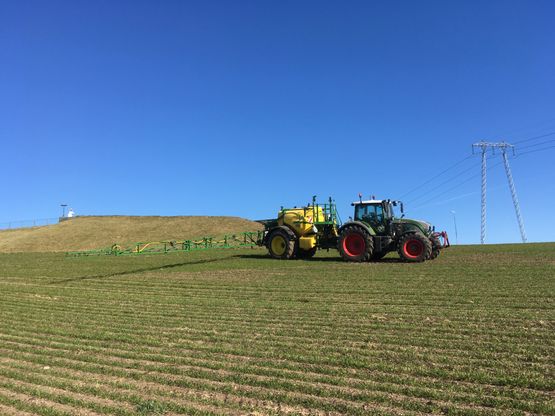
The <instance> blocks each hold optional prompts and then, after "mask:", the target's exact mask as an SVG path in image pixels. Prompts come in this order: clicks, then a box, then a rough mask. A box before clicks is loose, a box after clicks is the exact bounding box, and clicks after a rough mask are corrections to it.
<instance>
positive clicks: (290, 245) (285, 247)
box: [266, 227, 297, 260]
mask: <svg viewBox="0 0 555 416" xmlns="http://www.w3.org/2000/svg"><path fill="white" fill-rule="evenodd" d="M296 240H297V238H296V236H295V234H294V233H293V232H292V231H290V230H289V229H287V228H282V227H280V228H276V229H275V230H273V231H271V232H270V235H269V236H268V237H267V240H266V247H268V253H270V256H271V257H273V258H274V259H282V260H288V259H291V258H293V256H294V254H295V242H296Z"/></svg>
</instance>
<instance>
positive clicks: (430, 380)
mask: <svg viewBox="0 0 555 416" xmlns="http://www.w3.org/2000/svg"><path fill="white" fill-rule="evenodd" d="M11 338H12V339H13V338H18V339H19V342H18V341H11V340H10V341H5V344H10V345H14V346H18V348H19V349H20V347H26V348H28V349H29V348H30V347H32V346H33V345H34V344H32V343H30V342H29V340H27V339H21V337H11ZM47 344H48V346H45V347H44V348H48V349H50V350H51V351H52V352H56V351H59V352H69V353H73V355H75V354H77V356H76V357H79V354H80V353H82V352H83V351H86V352H87V353H90V352H91V351H90V350H89V349H85V350H81V349H79V348H78V347H76V346H73V344H64V343H60V342H48V343H47ZM52 345H54V346H52ZM72 347H73V348H72ZM6 351H10V350H6ZM94 352H95V353H96V354H97V356H98V357H107V358H108V360H109V361H107V363H113V362H114V360H117V361H120V362H125V363H135V362H137V361H136V360H137V358H136V354H138V353H135V352H130V351H127V350H122V349H107V348H98V349H97V348H95V351H94ZM98 353H100V354H98ZM55 355H56V354H55ZM122 355H123V356H122ZM155 355H156V356H158V357H159V359H158V360H154V361H153V360H152V359H151V360H144V359H142V362H143V363H144V364H146V365H151V366H159V365H160V364H162V365H164V366H168V365H174V364H175V363H176V359H177V360H178V361H181V362H182V364H180V365H184V366H185V368H191V369H195V368H197V369H202V370H207V371H210V370H212V371H216V372H220V371H221V370H224V371H225V369H226V368H228V369H229V370H230V371H233V366H232V365H231V364H227V363H226V362H225V361H222V359H223V360H226V358H227V359H231V360H239V362H242V363H243V364H246V365H247V366H248V367H249V368H248V369H247V370H248V371H250V372H248V373H244V371H243V368H241V370H242V372H243V373H244V374H247V375H250V374H253V375H260V373H261V372H262V373H266V374H262V375H268V373H270V374H271V373H272V372H275V371H279V375H280V376H282V375H285V376H286V377H284V378H286V379H291V380H292V381H293V380H296V379H299V377H302V378H306V377H309V378H313V379H314V378H315V379H317V380H318V379H319V380H322V379H326V380H329V379H330V378H331V379H332V380H333V379H340V380H341V381H344V382H345V383H339V384H338V383H333V382H332V383H331V384H332V385H340V384H346V385H347V386H349V384H353V383H355V384H360V383H361V382H363V381H365V380H368V379H371V378H373V377H378V378H384V377H386V378H388V379H389V380H390V381H391V374H392V373H391V372H385V371H380V370H377V369H367V370H360V369H359V370H357V371H356V372H354V373H353V372H352V371H351V372H350V374H349V375H348V376H347V374H346V371H347V370H346V369H345V368H341V367H330V370H331V372H332V373H331V374H330V372H328V371H326V372H322V366H319V367H320V368H319V370H320V371H319V372H315V371H313V370H311V368H312V366H307V365H299V367H302V368H303V370H296V369H291V368H283V367H280V366H276V365H273V366H272V365H271V362H272V360H270V361H269V362H268V361H264V360H260V359H250V358H244V357H237V356H229V355H227V354H219V355H217V356H218V357H221V359H220V360H216V359H214V358H204V357H201V358H199V357H186V358H184V357H183V356H182V355H181V356H180V357H176V356H172V355H168V354H163V353H159V352H158V353H155ZM57 356H60V354H59V353H58V355H57ZM61 356H62V357H63V355H61ZM183 361H184V362H185V364H183ZM260 362H262V363H263V364H265V365H258V364H257V363H260ZM277 362H281V361H279V360H278V361H276V363H277ZM324 367H325V368H328V367H329V366H324ZM337 371H340V373H339V374H333V372H337ZM353 374H360V375H359V376H358V377H354V376H353ZM396 374H397V375H398V376H399V375H402V377H403V379H407V378H408V379H410V380H414V381H415V382H421V381H425V382H426V383H427V384H432V386H428V387H431V388H432V389H437V388H436V387H435V386H434V385H433V384H440V385H441V386H442V387H443V386H444V385H445V383H446V382H447V383H451V384H457V385H461V386H474V387H475V388H478V386H480V389H481V388H484V387H486V388H488V390H490V391H492V394H494V392H496V393H495V395H498V393H499V392H506V391H511V392H516V391H518V392H519V396H520V395H522V396H525V394H524V393H528V394H532V395H534V396H538V395H542V396H543V395H545V394H546V393H545V391H544V390H534V389H529V388H526V387H515V386H510V387H507V386H505V385H493V384H487V383H481V382H480V383H476V382H467V381H464V380H452V379H439V378H437V377H430V376H415V375H413V374H410V373H406V374H405V373H403V372H402V371H397V372H396ZM272 376H273V377H276V375H275V374H273V375H272ZM345 377H347V378H345ZM328 383H329V381H328ZM393 383H394V384H398V383H400V381H398V380H395V381H394V382H393ZM403 383H406V381H405V380H403ZM481 394H484V392H481ZM536 399H537V397H536Z"/></svg>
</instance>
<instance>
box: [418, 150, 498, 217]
mask: <svg viewBox="0 0 555 416" xmlns="http://www.w3.org/2000/svg"><path fill="white" fill-rule="evenodd" d="M490 159H493V157H491V156H490V157H488V160H490ZM501 163H503V162H502V161H499V162H497V163H496V164H494V165H491V166H488V167H487V170H488V171H489V170H490V169H492V168H494V167H496V166H499V165H500V164H501ZM480 175H481V172H478V173H476V174H474V175H472V176H470V177H469V178H468V179H465V180H464V181H462V182H459V183H458V184H457V185H455V186H452V187H451V188H449V189H447V190H445V191H442V192H440V193H439V194H435V195H432V196H431V197H430V199H437V198H439V197H440V196H443V195H445V194H447V193H449V192H451V191H453V190H455V189H457V188H459V187H461V186H462V185H464V184H466V183H468V182H470V181H471V180H472V179H475V178H477V177H478V176H480ZM421 207H422V206H418V207H416V208H414V209H418V208H421Z"/></svg>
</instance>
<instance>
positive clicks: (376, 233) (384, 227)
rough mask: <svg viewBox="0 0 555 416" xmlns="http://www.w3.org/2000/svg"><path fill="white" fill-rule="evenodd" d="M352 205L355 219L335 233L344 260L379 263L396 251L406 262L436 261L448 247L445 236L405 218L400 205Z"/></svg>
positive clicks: (382, 202) (373, 201)
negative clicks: (397, 213) (375, 261)
mask: <svg viewBox="0 0 555 416" xmlns="http://www.w3.org/2000/svg"><path fill="white" fill-rule="evenodd" d="M351 205H353V206H354V207H355V212H354V217H353V218H352V220H350V221H349V222H347V223H346V224H343V225H342V226H341V227H340V228H339V230H338V232H339V237H338V242H337V249H338V250H339V253H340V254H341V257H343V259H345V260H348V261H372V260H379V259H381V258H382V257H384V256H385V255H386V254H387V253H389V252H391V251H397V252H398V253H399V256H400V257H401V259H403V260H405V261H408V262H421V261H425V260H432V259H435V258H436V257H437V256H438V255H439V253H440V250H441V249H443V248H445V247H449V239H448V237H447V233H445V232H441V233H438V232H435V229H434V227H432V226H431V225H430V224H428V223H427V222H424V221H417V220H411V219H407V218H404V212H403V211H404V210H403V203H402V202H400V201H391V200H389V199H387V200H377V199H371V200H368V201H363V200H362V199H360V200H359V201H357V202H353V203H352V204H351ZM396 207H399V209H400V212H401V215H400V216H399V217H396V216H395V212H394V211H395V208H396Z"/></svg>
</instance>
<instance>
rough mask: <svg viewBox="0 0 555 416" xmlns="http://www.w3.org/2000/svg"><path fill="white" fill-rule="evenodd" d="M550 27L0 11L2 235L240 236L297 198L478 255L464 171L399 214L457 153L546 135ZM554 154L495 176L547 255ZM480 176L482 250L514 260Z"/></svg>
mask: <svg viewBox="0 0 555 416" xmlns="http://www.w3.org/2000/svg"><path fill="white" fill-rule="evenodd" d="M554 15H555V4H554V3H553V2H550V1H489V2H479V1H452V2H445V1H420V2H414V1H397V2H370V1H349V2H339V1H337V2H327V1H236V2H230V1H196V2H193V1H164V2H154V1H117V0H111V1H95V2H90V1H49V2H43V1H25V2H13V1H3V0H0V142H1V145H2V154H3V158H2V164H1V166H0V173H1V175H0V181H1V185H2V189H3V195H4V198H3V201H4V203H3V204H2V206H0V222H7V221H10V220H20V219H32V218H45V217H55V216H58V215H59V214H60V211H61V210H60V207H59V204H60V203H68V204H69V205H70V206H72V207H73V208H74V209H75V211H76V212H77V213H78V214H83V215H94V214H130V215H236V216H242V217H247V218H252V219H257V218H267V217H272V216H274V215H275V214H276V211H277V209H279V207H280V206H281V205H285V206H293V205H302V204H304V203H306V202H308V201H309V200H310V198H311V196H312V195H314V194H317V195H319V196H321V197H322V199H323V198H327V197H328V196H330V195H331V196H333V197H335V199H336V200H337V203H338V208H339V211H340V213H341V214H342V217H343V218H344V219H345V218H347V217H348V216H349V215H350V212H351V207H350V205H349V203H350V202H351V201H352V200H355V199H357V195H358V193H359V192H362V193H363V194H364V195H372V194H373V195H375V196H376V197H382V198H400V197H403V199H404V200H405V202H406V208H407V209H406V210H407V214H408V216H410V217H416V218H422V219H426V220H428V221H431V222H432V223H434V224H435V225H436V226H437V227H438V228H442V229H446V230H447V231H449V232H450V233H451V234H454V227H453V215H452V214H451V211H452V210H454V211H456V218H457V223H458V224H457V225H458V231H459V232H458V234H459V242H460V243H477V242H479V237H480V194H479V189H480V178H479V176H476V177H474V178H472V176H473V175H477V174H478V173H479V157H478V156H476V157H475V158H469V159H468V160H466V161H464V162H462V163H461V164H460V165H458V166H456V167H455V168H453V169H451V170H449V171H448V172H446V173H445V174H443V175H440V177H438V178H437V179H434V180H432V181H431V182H429V183H428V184H426V185H424V186H422V187H421V188H419V189H418V190H417V191H414V192H412V193H409V194H408V195H407V196H406V197H405V196H404V195H405V194H407V192H410V191H411V190H413V189H414V188H416V187H418V186H419V185H421V184H422V183H424V182H426V181H427V180H428V179H430V178H432V177H433V176H434V175H436V174H438V173H439V172H441V171H443V170H445V169H447V168H449V167H451V166H452V165H454V164H455V163H457V162H459V161H460V160H462V159H463V158H464V157H466V156H468V155H470V154H471V144H472V143H474V142H477V141H479V140H482V139H484V140H488V141H500V140H507V141H509V142H511V141H513V142H518V141H522V140H526V139H528V138H531V137H535V136H538V135H544V134H549V133H551V132H555V111H554V108H555V106H554V98H555V25H553V21H552V20H553V19H552V17H553V16H554ZM553 139H555V136H553V135H552V136H546V137H545V138H543V139H535V140H531V141H527V142H523V143H522V145H521V146H520V147H522V148H523V149H522V150H521V151H520V150H519V147H517V154H518V152H519V151H520V153H524V152H526V151H528V152H530V151H532V150H538V149H543V148H547V149H546V150H543V151H534V152H532V153H528V154H522V156H518V157H516V158H512V159H511V166H512V168H513V175H514V179H515V183H516V187H517V191H518V194H519V199H520V202H521V209H522V214H523V217H524V221H525V226H526V231H527V234H528V238H529V240H530V241H553V240H555V227H546V226H545V223H546V219H547V218H551V217H552V212H553V208H552V207H553V206H554V204H555V192H554V186H553V183H554V182H555V168H554V167H553V163H552V161H553V157H554V156H555V149H554V148H549V147H550V146H553V145H555V143H554V142H553V141H551V142H549V140H553ZM545 141H547V143H545V144H543V145H539V143H542V142H545ZM525 146H532V147H529V148H527V149H524V147H525ZM496 163H498V156H497V159H491V160H490V166H492V168H491V169H490V172H489V178H488V183H489V189H488V237H487V241H488V242H490V243H495V242H517V241H519V240H520V235H519V232H518V227H517V223H516V219H515V214H514V211H513V207H512V202H511V197H510V193H509V190H508V186H507V180H506V178H505V176H504V171H503V166H502V165H497V166H493V165H495V164H496ZM473 167H474V168H473ZM445 181H448V182H447V183H445V184H444V185H441V184H442V183H443V182H445ZM465 181H466V182H465ZM438 186H439V187H438ZM434 188H436V189H434Z"/></svg>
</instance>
